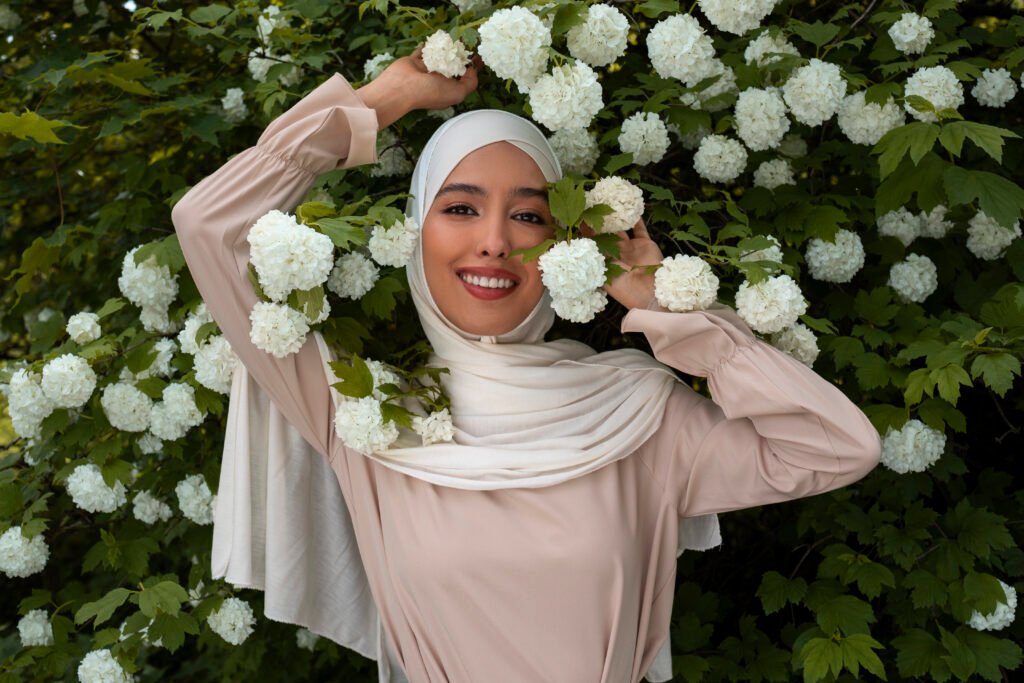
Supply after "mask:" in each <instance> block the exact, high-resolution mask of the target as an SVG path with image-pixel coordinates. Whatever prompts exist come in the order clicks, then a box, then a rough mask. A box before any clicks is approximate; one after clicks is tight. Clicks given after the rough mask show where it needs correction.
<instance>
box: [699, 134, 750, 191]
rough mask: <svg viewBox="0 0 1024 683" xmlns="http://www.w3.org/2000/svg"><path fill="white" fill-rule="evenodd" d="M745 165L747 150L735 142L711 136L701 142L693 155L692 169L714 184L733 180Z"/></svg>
mask: <svg viewBox="0 0 1024 683" xmlns="http://www.w3.org/2000/svg"><path fill="white" fill-rule="evenodd" d="M746 165H747V150H746V149H744V148H743V145H741V144H740V143H739V142H737V141H736V140H733V139H731V138H727V137H725V136H724V135H718V134H712V135H708V136H707V137H706V138H704V139H703V140H701V142H700V146H699V147H698V148H697V152H696V153H695V154H694V155H693V168H694V170H696V171H697V173H698V175H700V177H702V178H704V179H706V180H710V181H711V182H714V183H726V182H729V181H732V180H735V179H736V178H738V177H739V175H740V174H741V173H743V169H744V168H745V167H746Z"/></svg>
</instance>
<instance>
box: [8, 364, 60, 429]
mask: <svg viewBox="0 0 1024 683" xmlns="http://www.w3.org/2000/svg"><path fill="white" fill-rule="evenodd" d="M40 380H41V377H40V376H39V373H36V372H29V371H28V370H25V369H24V368H21V369H19V370H16V371H15V373H14V374H13V375H12V376H11V383H10V385H9V386H8V389H7V414H8V415H10V417H11V425H12V426H13V427H14V431H15V432H17V433H18V436H20V437H22V438H25V439H31V438H34V437H37V436H39V425H40V423H41V422H42V421H43V420H45V419H46V418H47V417H49V416H50V413H52V412H53V409H54V407H55V406H54V405H53V401H51V400H50V399H49V398H48V397H47V396H46V393H45V392H44V391H43V388H42V387H41V386H40Z"/></svg>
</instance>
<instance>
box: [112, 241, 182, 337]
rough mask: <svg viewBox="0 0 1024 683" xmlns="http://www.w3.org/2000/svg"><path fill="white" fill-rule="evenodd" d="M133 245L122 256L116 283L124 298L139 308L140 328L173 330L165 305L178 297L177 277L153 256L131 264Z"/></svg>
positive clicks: (134, 249) (164, 331)
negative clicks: (140, 310) (140, 312)
mask: <svg viewBox="0 0 1024 683" xmlns="http://www.w3.org/2000/svg"><path fill="white" fill-rule="evenodd" d="M138 250H139V247H134V248H133V249H131V250H130V251H129V252H128V253H127V254H125V256H124V260H123V261H122V264H121V276H120V277H119V278H118V279H117V286H118V288H120V290H121V293H122V294H124V296H125V298H126V299H128V301H131V302H132V303H133V304H135V305H136V306H138V307H139V308H141V309H142V314H141V316H140V317H141V319H142V324H143V327H145V329H146V330H147V331H148V332H159V333H161V334H168V333H170V332H172V331H173V330H174V328H173V326H172V325H171V323H170V321H169V320H168V319H167V308H168V307H169V306H170V305H171V302H172V301H174V297H176V296H178V276H177V275H173V276H172V275H171V271H170V269H169V268H168V267H167V266H161V265H159V264H158V263H157V261H156V256H150V257H149V258H147V259H145V260H144V261H143V262H142V263H135V252H136V251H138Z"/></svg>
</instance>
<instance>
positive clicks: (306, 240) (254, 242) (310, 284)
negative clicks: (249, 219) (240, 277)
mask: <svg viewBox="0 0 1024 683" xmlns="http://www.w3.org/2000/svg"><path fill="white" fill-rule="evenodd" d="M247 240H248V242H249V246H250V250H249V261H250V263H252V265H253V267H254V268H255V269H256V273H257V274H258V275H259V281H260V287H262V288H263V292H264V293H265V294H266V295H267V296H268V297H269V298H270V299H271V300H272V301H276V302H282V301H284V300H285V299H286V298H287V296H288V294H289V293H291V292H292V291H293V290H296V289H298V290H307V289H313V288H314V287H316V286H317V285H320V284H322V283H323V282H324V281H325V280H326V279H327V277H328V276H329V275H330V273H331V268H332V267H333V266H334V258H333V255H334V244H333V243H332V242H331V238H329V237H328V236H327V235H324V234H322V233H319V232H317V231H316V230H313V229H312V228H310V227H307V226H305V225H300V224H299V223H298V222H297V221H296V220H295V217H294V216H292V215H290V214H286V213H283V212H281V211H278V210H277V209H272V210H271V211H268V212H267V213H266V214H264V215H263V216H262V217H260V219H259V220H257V221H256V223H255V224H254V225H253V226H252V228H251V229H250V230H249V234H248V237H247Z"/></svg>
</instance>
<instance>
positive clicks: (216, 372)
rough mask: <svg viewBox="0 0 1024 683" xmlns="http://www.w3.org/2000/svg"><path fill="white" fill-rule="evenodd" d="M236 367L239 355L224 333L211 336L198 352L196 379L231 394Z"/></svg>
mask: <svg viewBox="0 0 1024 683" xmlns="http://www.w3.org/2000/svg"><path fill="white" fill-rule="evenodd" d="M236 367H238V356H237V355H235V352H234V351H233V350H232V349H231V344H229V343H228V340H227V339H225V338H224V335H222V334H218V335H216V336H214V337H210V338H209V339H208V340H207V341H206V343H205V344H203V345H202V347H200V349H199V351H197V352H196V356H195V371H196V381H197V382H199V383H200V384H202V385H203V386H204V387H206V388H207V389H210V390H212V391H216V392H219V393H221V394H230V393H231V377H232V375H234V373H235V368H236Z"/></svg>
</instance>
